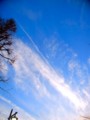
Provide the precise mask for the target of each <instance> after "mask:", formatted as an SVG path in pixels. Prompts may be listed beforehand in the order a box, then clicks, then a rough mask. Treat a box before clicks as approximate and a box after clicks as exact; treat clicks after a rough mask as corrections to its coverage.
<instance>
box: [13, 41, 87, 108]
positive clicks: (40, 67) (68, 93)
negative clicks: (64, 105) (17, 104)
mask: <svg viewBox="0 0 90 120" xmlns="http://www.w3.org/2000/svg"><path fill="white" fill-rule="evenodd" d="M18 45H19V46H18ZM16 46H17V48H18V49H17V53H18V56H19V58H18V60H17V61H16V64H15V66H14V67H15V71H16V76H17V77H19V79H17V77H16V79H15V80H16V82H17V83H18V85H19V82H22V84H23V85H25V81H24V79H25V78H24V79H23V80H22V77H24V76H25V75H26V76H28V78H29V79H30V80H31V79H32V78H33V75H35V76H36V73H39V74H40V75H41V76H42V77H43V78H44V79H45V80H46V81H47V82H48V83H49V84H50V85H51V86H52V87H53V88H54V89H55V90H56V91H57V92H59V93H60V94H62V95H63V96H64V97H65V98H67V99H68V100H69V101H70V102H71V103H72V104H73V105H74V106H75V107H76V108H77V109H80V108H81V109H84V108H85V106H86V102H85V101H84V99H83V98H82V97H81V96H80V95H79V94H78V93H76V92H75V91H73V90H72V88H71V87H70V86H69V85H68V84H66V83H65V79H64V77H62V75H60V74H58V73H57V72H56V71H55V70H54V69H53V67H52V66H51V65H50V64H48V63H46V61H44V59H43V58H42V56H40V54H39V53H36V52H35V51H33V50H32V49H31V48H30V47H29V46H27V45H25V44H23V43H22V42H21V41H19V43H18V42H17V45H16ZM20 46H21V47H20ZM23 53H25V54H23ZM22 66H23V68H22ZM22 69H23V70H24V71H23V72H22V73H20V72H21V71H22ZM31 72H32V77H30V76H31ZM29 75H30V76H29ZM21 76H22V77H21ZM33 79H34V78H33ZM34 80H35V79H34ZM38 81H39V82H40V80H39V79H38ZM20 84H21V83H20ZM39 84H41V85H42V83H39ZM19 87H20V86H19ZM24 89H25V88H24ZM45 89H46V87H45ZM46 91H47V92H48V90H47V89H46ZM47 92H46V93H47Z"/></svg>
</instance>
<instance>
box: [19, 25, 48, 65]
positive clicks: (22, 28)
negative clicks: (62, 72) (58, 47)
mask: <svg viewBox="0 0 90 120" xmlns="http://www.w3.org/2000/svg"><path fill="white" fill-rule="evenodd" d="M18 25H19V27H20V28H21V30H22V31H23V32H24V33H25V35H26V36H27V37H28V38H29V40H30V41H31V42H32V44H33V45H34V47H35V49H36V50H37V52H38V53H39V54H40V56H41V57H42V58H43V60H45V62H46V63H47V64H48V65H50V64H49V63H48V61H47V59H46V58H45V57H44V56H43V54H42V53H41V52H40V50H39V48H38V47H37V45H36V44H35V43H34V41H33V40H32V38H31V36H30V35H29V34H28V33H27V32H26V30H25V29H24V27H23V26H22V25H21V24H20V23H19V24H18Z"/></svg>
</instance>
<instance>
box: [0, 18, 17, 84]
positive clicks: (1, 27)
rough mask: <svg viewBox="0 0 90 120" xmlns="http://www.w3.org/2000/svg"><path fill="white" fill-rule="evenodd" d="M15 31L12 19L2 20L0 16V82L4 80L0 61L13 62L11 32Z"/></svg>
mask: <svg viewBox="0 0 90 120" xmlns="http://www.w3.org/2000/svg"><path fill="white" fill-rule="evenodd" d="M15 32H16V24H15V21H14V20H13V19H8V20H4V19H2V18H0V82H1V81H2V82H4V79H2V76H1V70H2V69H3V66H2V63H3V62H8V63H10V64H13V63H14V61H15V57H14V56H13V49H12V45H13V39H12V37H13V34H14V33H15Z"/></svg>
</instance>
